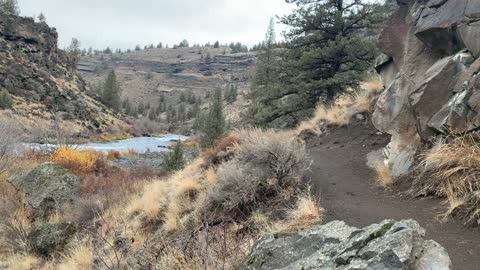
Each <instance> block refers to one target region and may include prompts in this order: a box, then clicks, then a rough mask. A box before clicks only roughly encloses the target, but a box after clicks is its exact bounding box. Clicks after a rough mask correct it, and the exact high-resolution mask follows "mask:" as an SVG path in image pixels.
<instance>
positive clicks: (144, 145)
mask: <svg viewBox="0 0 480 270" xmlns="http://www.w3.org/2000/svg"><path fill="white" fill-rule="evenodd" d="M187 139H189V137H187V136H183V135H176V134H166V135H163V136H162V137H136V138H131V139H125V140H118V141H113V142H107V143H86V144H78V145H73V147H75V148H77V149H93V150H97V151H103V152H108V151H113V150H115V151H120V152H123V151H128V150H133V151H135V152H138V153H145V152H149V151H151V152H163V151H169V149H168V147H169V146H171V145H172V143H173V142H175V141H184V140H187ZM29 146H30V147H33V148H35V149H44V150H47V149H54V148H55V147H56V146H55V145H53V144H29Z"/></svg>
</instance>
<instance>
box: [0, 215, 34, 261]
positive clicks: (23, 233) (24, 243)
mask: <svg viewBox="0 0 480 270" xmlns="http://www.w3.org/2000/svg"><path fill="white" fill-rule="evenodd" d="M30 229H31V221H30V219H29V218H28V216H27V213H26V211H25V208H20V209H18V210H16V212H15V213H14V214H13V215H11V216H10V217H8V218H7V219H6V220H5V221H3V222H1V223H0V254H1V253H17V254H27V253H28V247H29V245H28V234H29V232H30Z"/></svg>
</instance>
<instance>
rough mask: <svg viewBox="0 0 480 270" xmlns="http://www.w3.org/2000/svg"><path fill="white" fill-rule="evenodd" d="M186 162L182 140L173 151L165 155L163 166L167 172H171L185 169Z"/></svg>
mask: <svg viewBox="0 0 480 270" xmlns="http://www.w3.org/2000/svg"><path fill="white" fill-rule="evenodd" d="M185 164H186V162H185V157H184V149H183V145H182V143H181V142H177V143H175V145H174V146H173V149H172V151H171V152H169V153H167V154H166V155H165V156H164V157H163V160H162V164H161V167H162V169H163V170H164V171H165V172H167V173H170V172H174V171H178V170H181V169H183V167H185Z"/></svg>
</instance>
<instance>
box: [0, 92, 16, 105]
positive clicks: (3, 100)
mask: <svg viewBox="0 0 480 270" xmlns="http://www.w3.org/2000/svg"><path fill="white" fill-rule="evenodd" d="M12 107H13V100H12V97H11V96H10V94H9V93H8V91H7V90H6V89H3V90H2V91H1V92H0V109H11V108H12Z"/></svg>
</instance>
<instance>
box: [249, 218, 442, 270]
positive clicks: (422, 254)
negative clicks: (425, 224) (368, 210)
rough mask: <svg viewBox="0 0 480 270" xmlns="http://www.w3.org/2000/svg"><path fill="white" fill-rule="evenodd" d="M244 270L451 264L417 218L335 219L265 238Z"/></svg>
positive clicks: (415, 268)
mask: <svg viewBox="0 0 480 270" xmlns="http://www.w3.org/2000/svg"><path fill="white" fill-rule="evenodd" d="M240 269H244V270H247V269H248V270H249V269H265V270H269V269H272V270H273V269H289V270H294V269H299V270H300V269H302V270H308V269H324V270H328V269H332V270H334V269H339V270H340V269H341V270H347V269H351V270H353V269H355V270H367V269H370V270H376V269H383V270H388V269H398V270H401V269H412V270H427V269H435V270H447V269H451V261H450V258H449V256H448V253H447V251H446V250H445V249H444V248H443V247H442V246H440V245H439V244H438V243H436V242H434V241H431V240H425V230H424V229H423V228H421V227H420V225H419V224H418V223H417V222H416V221H413V220H402V221H398V222H397V221H393V220H385V221H383V222H381V223H379V224H373V225H371V226H368V227H365V228H363V229H358V228H355V227H351V226H348V225H347V224H345V223H344V222H341V221H333V222H330V223H328V224H325V225H321V226H318V227H316V228H313V229H311V230H308V231H303V232H299V233H297V234H293V235H286V236H278V235H277V236H276V235H272V234H267V235H265V236H263V237H262V238H261V239H260V240H258V241H257V242H256V244H255V246H254V247H253V249H252V250H251V252H250V254H249V255H248V257H247V259H246V260H245V261H244V263H243V265H242V266H241V267H240Z"/></svg>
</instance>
